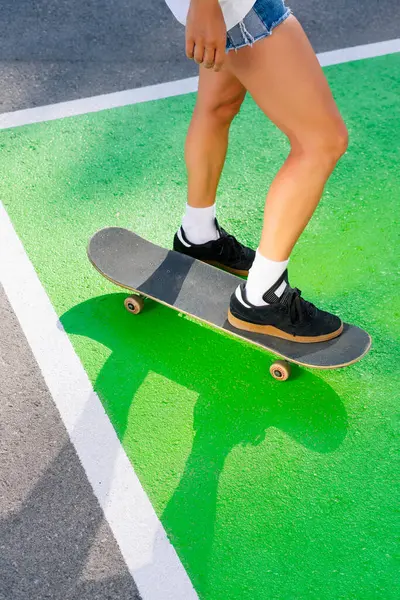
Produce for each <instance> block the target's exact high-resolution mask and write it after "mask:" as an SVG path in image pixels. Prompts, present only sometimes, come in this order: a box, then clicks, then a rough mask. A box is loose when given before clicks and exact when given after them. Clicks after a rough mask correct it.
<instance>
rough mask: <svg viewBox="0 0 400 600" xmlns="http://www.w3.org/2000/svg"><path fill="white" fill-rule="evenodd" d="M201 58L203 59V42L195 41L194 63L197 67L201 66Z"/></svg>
mask: <svg viewBox="0 0 400 600" xmlns="http://www.w3.org/2000/svg"><path fill="white" fill-rule="evenodd" d="M203 58H204V42H202V41H199V42H197V41H196V44H195V47H194V61H195V62H196V63H197V64H198V65H201V63H202V62H203Z"/></svg>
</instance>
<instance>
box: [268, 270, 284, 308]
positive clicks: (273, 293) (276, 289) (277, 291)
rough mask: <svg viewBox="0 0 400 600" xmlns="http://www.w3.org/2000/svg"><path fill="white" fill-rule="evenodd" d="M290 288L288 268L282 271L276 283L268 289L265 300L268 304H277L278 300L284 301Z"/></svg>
mask: <svg viewBox="0 0 400 600" xmlns="http://www.w3.org/2000/svg"><path fill="white" fill-rule="evenodd" d="M288 289H289V281H288V272H287V269H286V270H285V271H284V272H283V273H282V275H281V276H280V277H279V279H278V280H277V281H276V282H275V283H274V285H273V286H271V287H270V288H269V290H267V291H266V292H265V294H264V296H263V300H264V301H265V302H267V303H268V304H276V303H277V302H282V303H284V301H285V298H286V296H287V294H285V292H287V291H288Z"/></svg>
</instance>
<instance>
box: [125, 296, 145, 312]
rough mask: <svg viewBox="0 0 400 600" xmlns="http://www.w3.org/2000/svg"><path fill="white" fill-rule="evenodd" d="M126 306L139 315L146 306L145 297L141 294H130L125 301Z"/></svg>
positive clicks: (129, 310) (128, 309)
mask: <svg viewBox="0 0 400 600" xmlns="http://www.w3.org/2000/svg"><path fill="white" fill-rule="evenodd" d="M124 305H125V308H126V310H127V311H128V312H130V313H132V314H133V315H138V314H139V313H140V312H142V310H143V307H144V299H143V298H142V297H141V296H129V298H125V301H124Z"/></svg>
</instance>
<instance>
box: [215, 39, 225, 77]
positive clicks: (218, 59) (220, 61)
mask: <svg viewBox="0 0 400 600" xmlns="http://www.w3.org/2000/svg"><path fill="white" fill-rule="evenodd" d="M224 62H225V45H222V44H221V45H220V46H219V47H218V48H217V49H216V51H215V61H214V71H217V72H218V71H221V69H222V67H223V65H224Z"/></svg>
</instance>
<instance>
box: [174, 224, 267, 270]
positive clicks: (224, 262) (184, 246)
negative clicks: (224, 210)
mask: <svg viewBox="0 0 400 600" xmlns="http://www.w3.org/2000/svg"><path fill="white" fill-rule="evenodd" d="M215 225H216V227H217V229H218V232H219V234H220V237H219V239H218V240H212V241H211V242H207V243H206V244H192V243H191V242H190V241H189V240H188V239H187V237H186V235H185V232H184V231H183V229H182V227H181V228H180V229H179V231H178V232H177V233H176V234H175V237H174V250H176V251H177V252H181V253H182V254H187V255H188V256H192V257H193V258H197V259H198V260H201V261H203V262H206V263H209V264H210V265H214V267H219V268H221V269H224V270H225V271H229V272H230V273H235V275H244V276H247V274H248V272H249V269H250V267H251V265H252V264H253V261H254V258H255V255H256V253H255V252H254V250H251V248H247V247H246V246H243V245H242V244H241V243H240V242H238V241H237V239H236V238H235V237H233V235H229V234H228V233H227V232H226V231H225V230H224V229H222V227H220V226H219V225H218V221H217V220H215Z"/></svg>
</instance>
